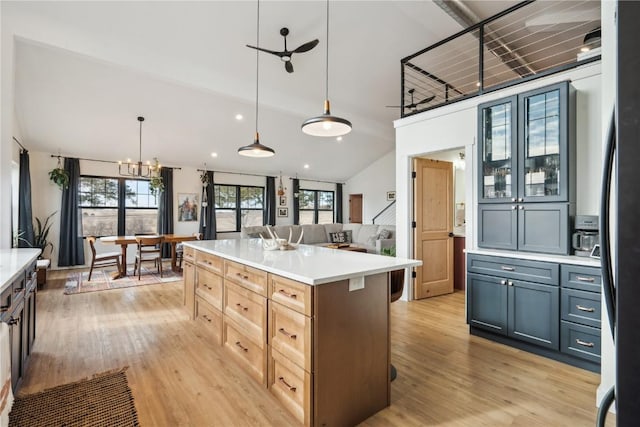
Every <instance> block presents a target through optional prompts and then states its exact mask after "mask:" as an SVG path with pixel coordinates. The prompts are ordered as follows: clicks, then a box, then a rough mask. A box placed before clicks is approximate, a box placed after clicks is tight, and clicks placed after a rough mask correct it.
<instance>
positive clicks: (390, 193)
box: [387, 191, 396, 202]
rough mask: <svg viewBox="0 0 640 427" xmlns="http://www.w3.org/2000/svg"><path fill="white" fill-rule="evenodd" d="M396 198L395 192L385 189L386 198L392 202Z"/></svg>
mask: <svg viewBox="0 0 640 427" xmlns="http://www.w3.org/2000/svg"><path fill="white" fill-rule="evenodd" d="M395 199H396V192H395V191H387V200H388V201H390V202H392V201H394V200H395Z"/></svg>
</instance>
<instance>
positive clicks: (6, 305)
mask: <svg viewBox="0 0 640 427" xmlns="http://www.w3.org/2000/svg"><path fill="white" fill-rule="evenodd" d="M12 302H13V286H7V288H6V289H5V290H4V291H2V292H1V293H0V316H2V315H3V314H5V313H8V312H9V310H10V309H11V303H12Z"/></svg>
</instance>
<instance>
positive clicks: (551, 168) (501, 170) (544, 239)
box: [477, 82, 576, 254]
mask: <svg viewBox="0 0 640 427" xmlns="http://www.w3.org/2000/svg"><path fill="white" fill-rule="evenodd" d="M478 124H479V125H478V128H479V129H478V141H479V143H478V162H479V164H478V176H477V181H478V234H479V239H478V246H480V247H483V248H494V249H508V250H521V251H528V252H541V253H554V254H569V252H570V245H569V233H570V225H569V218H570V216H571V215H573V213H574V209H575V157H576V156H575V95H574V91H573V90H572V88H571V86H570V85H569V83H568V82H561V83H557V84H554V85H550V86H545V87H543V88H539V89H536V90H533V91H529V92H525V93H521V94H518V95H516V96H511V97H508V98H504V99H499V100H496V101H492V102H489V103H485V104H481V105H480V106H479V107H478Z"/></svg>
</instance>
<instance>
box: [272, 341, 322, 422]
mask: <svg viewBox="0 0 640 427" xmlns="http://www.w3.org/2000/svg"><path fill="white" fill-rule="evenodd" d="M268 372H269V384H268V386H269V391H270V392H271V394H273V395H274V396H275V397H276V399H278V400H279V401H280V403H281V404H282V406H284V407H285V408H286V409H287V410H288V411H289V412H290V413H291V414H293V415H294V416H295V417H296V418H297V419H298V421H300V423H302V424H303V425H305V426H310V425H311V386H312V376H311V374H310V373H309V372H307V371H305V370H304V369H302V368H301V367H299V366H298V365H296V364H295V363H292V362H291V361H290V360H288V359H287V358H286V357H284V356H283V355H282V354H280V353H279V352H278V351H277V350H274V349H271V354H270V356H269V369H268Z"/></svg>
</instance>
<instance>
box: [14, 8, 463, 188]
mask: <svg viewBox="0 0 640 427" xmlns="http://www.w3.org/2000/svg"><path fill="white" fill-rule="evenodd" d="M260 8H261V16H260V21H261V22H260V27H261V28H260V45H261V46H262V47H265V48H268V49H272V50H281V49H282V47H283V42H282V37H281V36H280V35H279V30H280V28H281V27H284V26H287V27H288V28H289V29H290V35H289V37H288V47H289V48H290V49H291V48H294V47H297V46H298V45H300V44H302V43H304V42H307V41H309V40H312V39H315V38H318V39H319V40H320V44H319V45H318V46H317V47H316V48H315V49H313V50H311V51H310V52H307V53H302V54H295V55H294V56H293V60H292V62H293V65H294V68H295V72H294V73H293V74H288V73H287V72H286V71H285V70H284V67H283V63H282V62H281V61H280V60H279V59H278V58H277V57H275V56H272V55H269V54H260V75H259V77H260V103H259V125H258V127H259V131H260V139H261V142H262V143H263V144H265V145H268V146H270V147H272V148H274V149H275V150H276V156H274V157H272V158H269V159H247V158H243V157H241V156H238V155H237V153H236V150H237V148H238V147H240V146H242V145H246V144H250V143H251V142H253V134H254V126H255V125H254V118H255V114H254V109H255V77H256V74H255V69H256V56H255V51H254V50H251V49H249V48H247V47H245V44H255V42H256V3H255V2H247V1H229V2H219V1H212V2H55V1H52V2H6V1H3V2H2V15H3V18H2V19H3V25H5V26H6V24H7V22H8V23H9V24H10V25H9V28H11V29H12V30H11V31H12V32H13V34H15V36H16V44H15V46H16V47H15V110H16V117H17V123H18V126H19V131H20V132H19V133H20V134H21V136H22V139H23V141H22V142H23V143H24V145H26V146H27V148H29V149H30V150H34V151H45V152H50V153H57V152H58V150H60V152H61V153H62V154H63V155H69V156H77V157H87V158H97V159H104V160H123V159H126V158H132V159H133V160H137V157H138V125H139V124H138V122H137V120H136V117H137V116H138V115H142V116H144V117H145V118H146V121H145V122H144V125H143V134H142V157H143V160H147V159H150V158H152V157H154V156H157V157H158V158H159V160H160V162H161V163H163V164H165V165H172V166H193V167H201V166H202V165H203V162H206V163H207V166H208V167H209V168H212V169H217V170H225V171H247V172H248V171H250V172H252V173H266V174H275V173H278V172H279V171H282V172H283V173H284V174H289V175H294V174H296V173H299V174H300V175H301V176H305V177H309V178H317V179H331V180H344V179H347V178H349V177H350V176H352V175H353V174H355V173H357V172H359V171H360V170H362V169H363V168H365V167H366V166H368V165H369V164H370V163H372V162H373V161H375V160H376V159H378V158H380V157H381V156H382V155H384V154H385V153H387V152H389V151H391V150H392V149H393V148H394V144H395V142H394V139H395V137H394V135H395V133H394V129H393V123H392V122H393V120H394V119H396V118H398V117H399V111H398V110H397V109H389V108H385V105H390V104H395V105H397V104H398V102H399V98H400V93H399V92H400V59H401V58H402V57H404V56H407V55H409V54H411V53H414V52H416V51H418V50H420V49H422V48H424V47H426V46H428V45H430V44H432V43H435V42H437V41H439V40H441V39H443V38H444V37H447V36H449V35H451V34H453V33H455V32H457V31H459V30H460V29H461V28H460V27H459V25H458V24H456V23H455V22H454V21H453V20H452V19H451V18H450V17H449V16H448V15H446V14H445V13H444V12H443V11H442V10H441V9H440V8H438V7H437V6H436V5H434V4H433V3H432V2H430V1H407V2H404V1H339V0H338V1H332V2H331V18H330V41H329V48H330V61H329V66H330V68H329V98H330V100H331V105H332V113H333V114H334V115H337V116H341V117H344V118H347V119H349V120H350V121H351V122H352V123H353V131H352V132H351V133H350V134H349V135H347V136H345V137H344V140H343V141H342V142H340V143H338V142H336V141H335V140H334V139H322V138H315V137H310V136H307V135H304V134H303V133H302V132H301V130H300V125H301V124H302V122H303V121H304V120H305V119H307V118H309V117H311V116H316V115H319V114H321V113H322V103H323V100H324V77H325V47H326V44H325V40H326V39H325V37H326V35H325V23H326V21H325V2H317V1H263V2H261V4H260ZM5 28H6V27H5ZM3 36H6V32H5V31H3ZM237 113H241V114H243V115H244V117H245V119H244V120H243V121H241V122H238V121H236V120H235V119H234V116H235V115H236V114H237ZM211 152H217V153H218V157H217V158H215V159H214V158H212V157H211V156H210V153H211ZM305 163H307V164H309V165H310V168H309V170H304V169H302V167H303V164H305Z"/></svg>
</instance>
